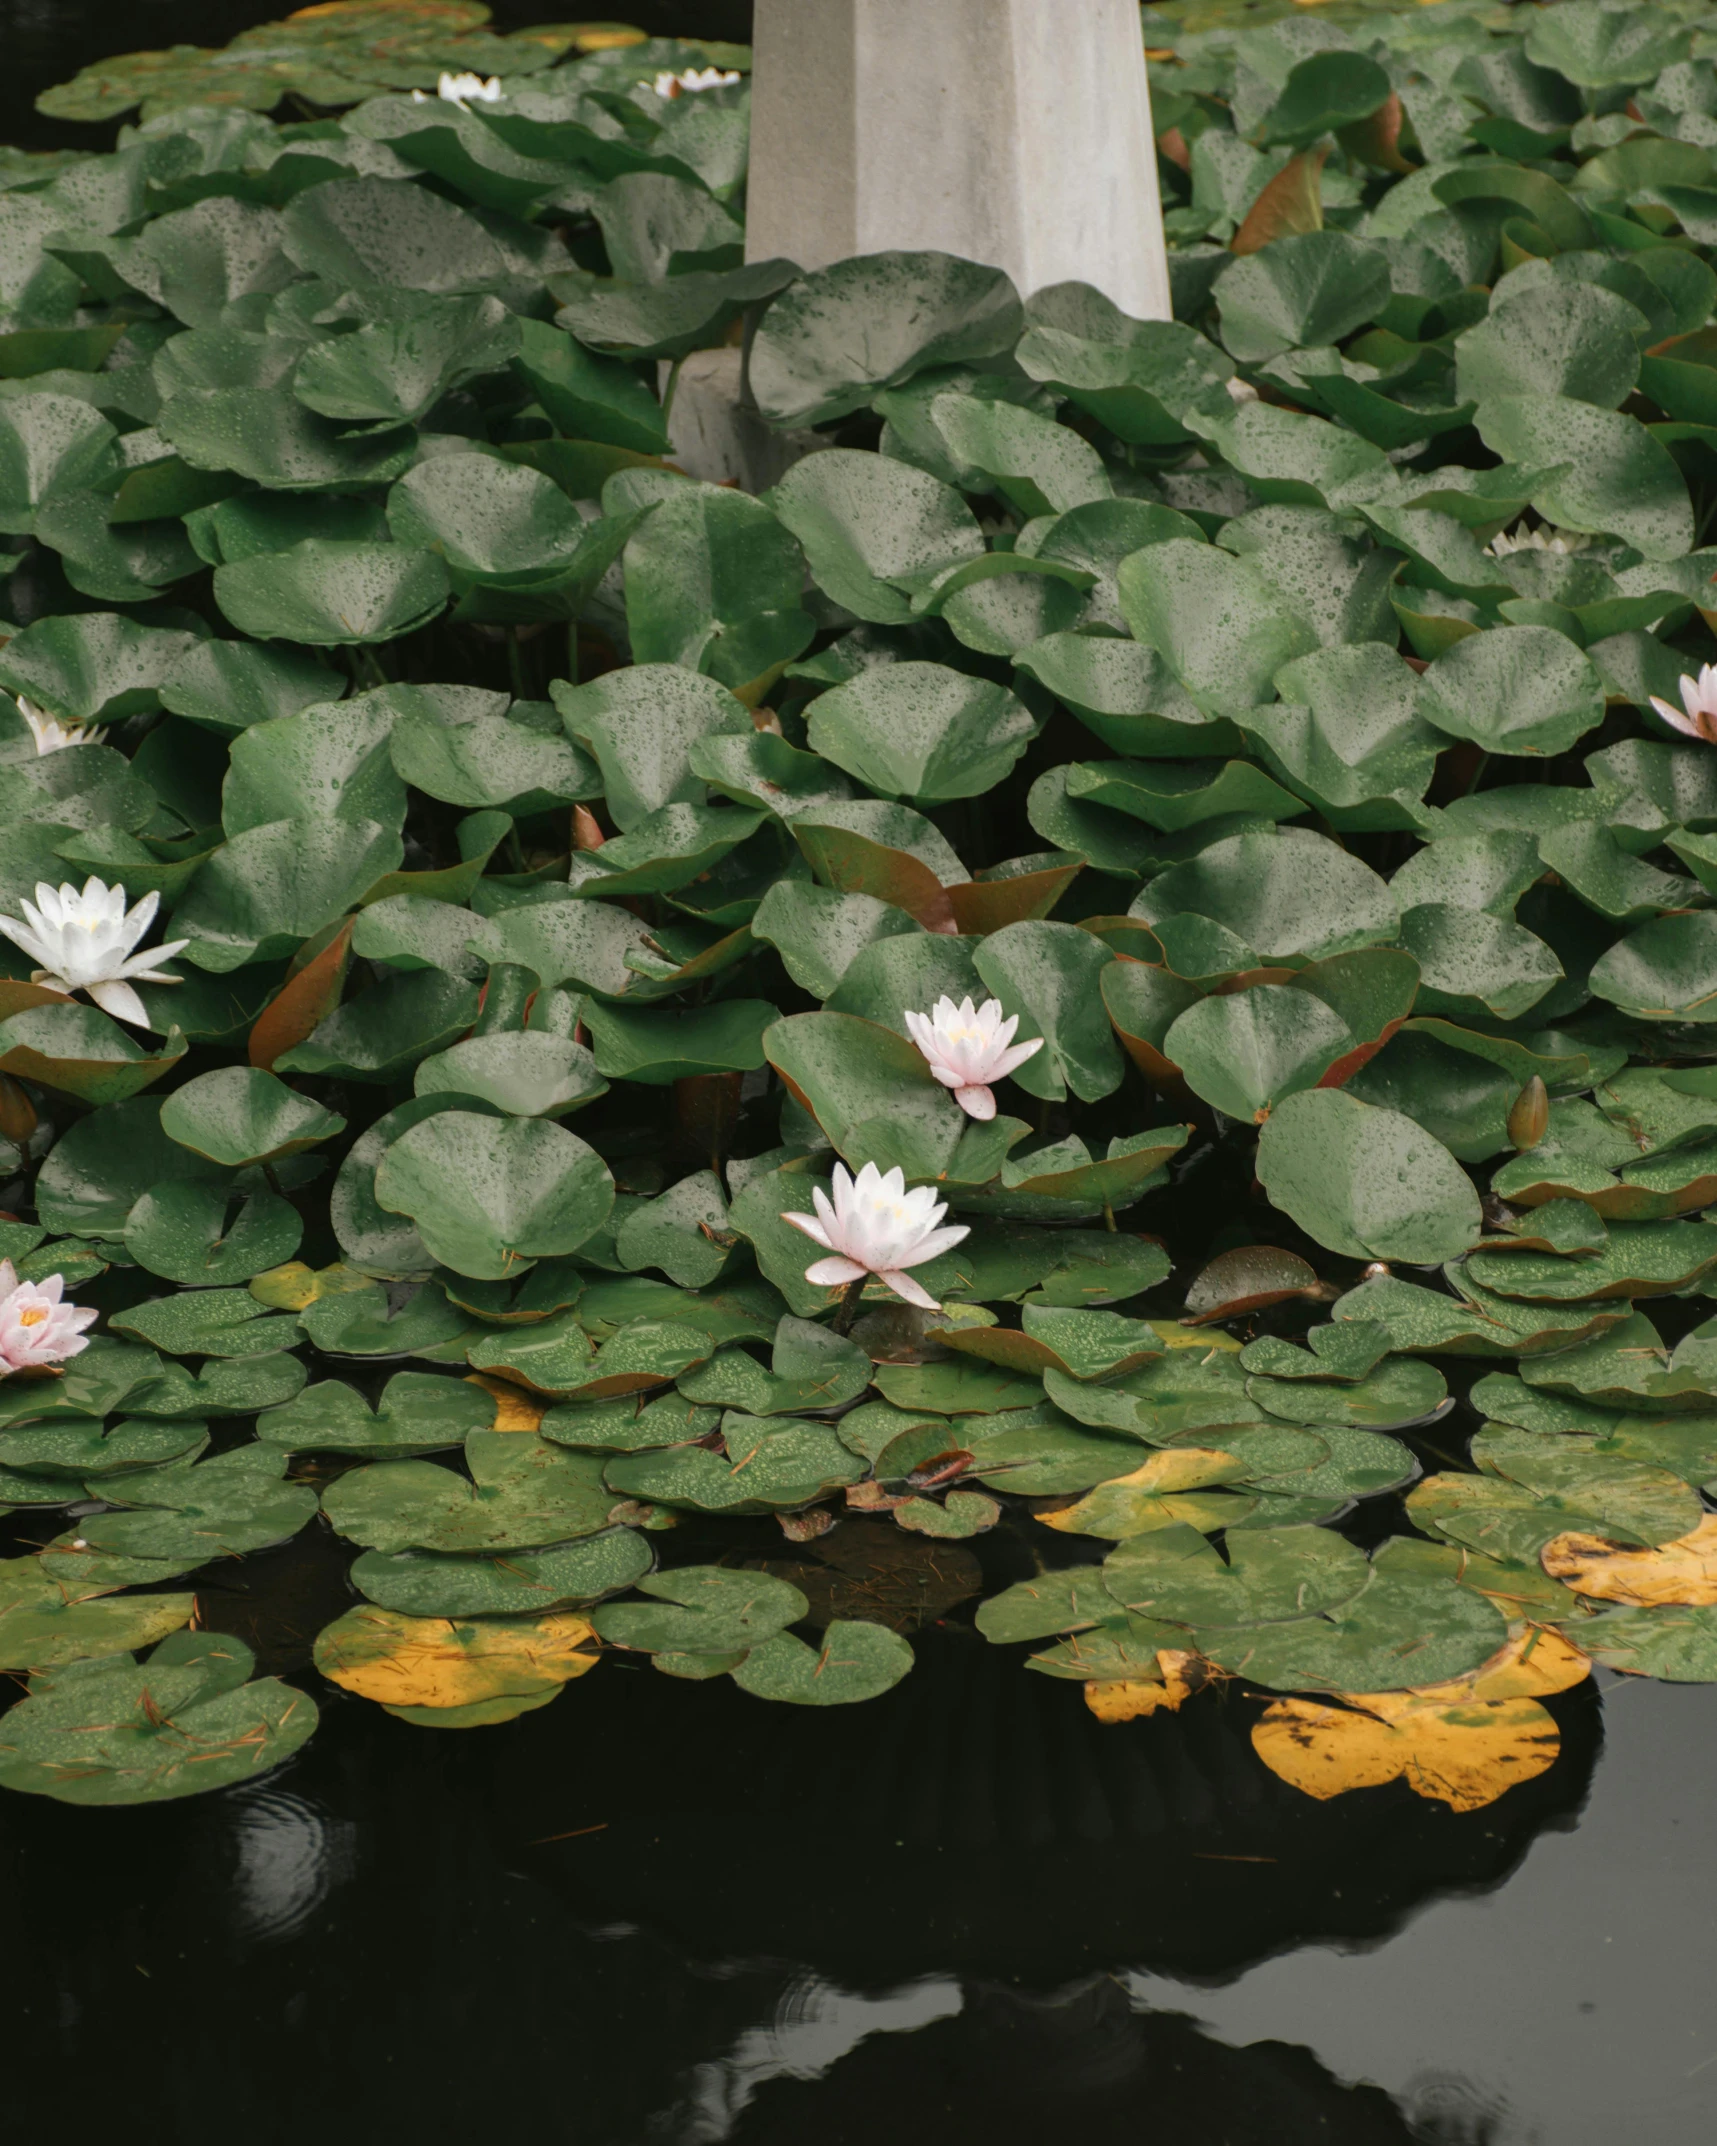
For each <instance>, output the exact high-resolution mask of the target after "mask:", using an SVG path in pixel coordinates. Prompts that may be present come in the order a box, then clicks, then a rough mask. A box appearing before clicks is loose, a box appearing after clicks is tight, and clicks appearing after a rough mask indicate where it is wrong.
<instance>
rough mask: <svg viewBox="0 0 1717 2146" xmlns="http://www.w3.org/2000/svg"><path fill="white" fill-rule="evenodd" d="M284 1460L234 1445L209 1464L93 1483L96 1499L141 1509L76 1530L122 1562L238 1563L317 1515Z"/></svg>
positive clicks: (178, 1465)
mask: <svg viewBox="0 0 1717 2146" xmlns="http://www.w3.org/2000/svg"><path fill="white" fill-rule="evenodd" d="M285 1473H286V1455H285V1454H284V1453H281V1452H277V1451H275V1450H273V1449H272V1448H270V1447H267V1446H258V1445H249V1446H238V1447H235V1448H234V1450H233V1451H232V1452H230V1453H223V1454H220V1455H218V1456H217V1457H216V1458H215V1459H213V1460H202V1461H197V1462H196V1463H194V1464H193V1463H192V1462H190V1461H175V1462H173V1463H172V1464H171V1465H170V1466H168V1467H164V1468H151V1469H148V1470H145V1471H142V1472H140V1473H139V1474H137V1475H124V1474H122V1475H111V1474H110V1475H106V1476H102V1477H99V1478H97V1480H98V1481H99V1482H100V1484H101V1486H102V1487H101V1490H100V1492H99V1495H100V1496H103V1497H108V1498H113V1499H115V1500H118V1501H122V1502H123V1504H124V1505H126V1506H130V1507H135V1508H139V1509H138V1510H133V1511H116V1512H105V1513H92V1514H91V1515H90V1516H89V1517H88V1518H87V1519H86V1520H84V1521H82V1522H80V1523H79V1527H80V1532H81V1534H82V1535H83V1537H84V1539H85V1540H86V1541H87V1542H88V1544H89V1546H90V1547H91V1548H92V1549H94V1550H107V1551H115V1552H117V1553H118V1554H119V1555H120V1556H122V1557H154V1558H184V1559H186V1560H187V1561H188V1562H191V1563H195V1564H203V1563H206V1562H207V1561H208V1560H209V1559H211V1558H216V1557H239V1556H242V1555H243V1554H244V1553H245V1552H246V1551H249V1550H261V1549H264V1548H266V1547H267V1545H268V1544H270V1543H276V1542H285V1541H286V1540H287V1539H288V1538H289V1537H291V1536H293V1535H296V1534H297V1533H298V1531H299V1529H300V1528H301V1527H303V1526H304V1524H305V1522H306V1521H307V1520H309V1519H310V1517H311V1516H312V1514H313V1513H314V1512H315V1510H316V1493H315V1492H314V1491H313V1490H311V1489H310V1488H309V1487H308V1486H307V1485H306V1484H303V1483H287V1482H283V1481H282V1480H281V1478H282V1477H283V1476H284V1475H285Z"/></svg>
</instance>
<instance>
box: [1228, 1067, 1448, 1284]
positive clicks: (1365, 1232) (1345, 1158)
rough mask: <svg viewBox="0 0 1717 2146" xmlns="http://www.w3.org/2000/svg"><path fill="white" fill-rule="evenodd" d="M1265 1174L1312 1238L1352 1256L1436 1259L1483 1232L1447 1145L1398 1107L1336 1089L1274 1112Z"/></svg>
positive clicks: (1261, 1152) (1261, 1151) (1262, 1152)
mask: <svg viewBox="0 0 1717 2146" xmlns="http://www.w3.org/2000/svg"><path fill="white" fill-rule="evenodd" d="M1258 1173H1259V1176H1260V1178H1261V1180H1262V1181H1263V1184H1264V1187H1265V1189H1266V1191H1267V1192H1268V1193H1269V1195H1270V1197H1271V1199H1272V1200H1273V1201H1274V1202H1275V1203H1276V1204H1277V1205H1278V1206H1279V1207H1281V1208H1283V1209H1284V1210H1285V1211H1286V1212H1287V1213H1288V1214H1290V1215H1292V1216H1293V1218H1294V1220H1295V1221H1296V1222H1298V1223H1299V1224H1300V1226H1301V1227H1302V1228H1303V1229H1304V1230H1305V1231H1306V1233H1307V1234H1308V1235H1309V1236H1311V1237H1313V1238H1315V1239H1316V1241H1317V1242H1318V1243H1320V1244H1323V1245H1326V1246H1327V1247H1328V1248H1329V1249H1330V1250H1331V1251H1332V1252H1340V1253H1343V1254H1344V1255H1345V1256H1346V1257H1347V1258H1349V1259H1404V1260H1407V1261H1409V1262H1414V1263H1424V1264H1430V1263H1433V1262H1436V1261H1438V1260H1443V1259H1452V1258H1458V1257H1459V1255H1460V1254H1461V1253H1462V1252H1464V1251H1465V1250H1466V1249H1467V1248H1468V1247H1469V1246H1470V1245H1472V1244H1473V1243H1474V1242H1475V1241H1476V1239H1477V1237H1478V1232H1479V1201H1478V1194H1477V1193H1476V1192H1475V1191H1474V1189H1473V1186H1472V1182H1471V1180H1470V1179H1469V1178H1468V1177H1467V1175H1466V1173H1465V1171H1463V1170H1462V1169H1461V1168H1460V1167H1459V1165H1458V1164H1457V1163H1456V1162H1455V1160H1454V1158H1453V1156H1451V1155H1450V1154H1449V1152H1448V1150H1447V1149H1446V1148H1445V1147H1443V1146H1442V1144H1441V1143H1440V1142H1439V1141H1437V1140H1435V1139H1433V1138H1432V1136H1431V1135H1430V1134H1429V1133H1427V1132H1424V1131H1422V1130H1421V1128H1420V1127H1419V1126H1417V1125H1415V1124H1414V1122H1413V1121H1412V1119H1411V1118H1407V1117H1403V1116H1402V1114H1401V1113H1400V1112H1399V1111H1394V1110H1381V1109H1378V1108H1377V1107H1376V1106H1374V1105H1372V1104H1367V1103H1361V1102H1358V1101H1356V1100H1355V1099H1354V1098H1353V1097H1351V1096H1348V1095H1344V1094H1342V1093H1341V1092H1340V1091H1339V1090H1336V1089H1315V1090H1312V1091H1310V1092H1309V1093H1305V1094H1301V1095H1297V1096H1290V1097H1289V1099H1288V1100H1287V1102H1286V1103H1284V1104H1282V1105H1281V1106H1280V1107H1279V1108H1278V1109H1277V1110H1275V1111H1273V1112H1272V1114H1271V1116H1270V1118H1269V1120H1268V1122H1267V1123H1266V1125H1265V1127H1264V1131H1263V1135H1262V1137H1261V1138H1260V1140H1259V1143H1258Z"/></svg>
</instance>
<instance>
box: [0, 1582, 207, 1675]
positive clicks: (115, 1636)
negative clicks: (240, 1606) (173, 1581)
mask: <svg viewBox="0 0 1717 2146" xmlns="http://www.w3.org/2000/svg"><path fill="white" fill-rule="evenodd" d="M16 1564H17V1565H19V1566H23V1567H24V1568H26V1569H25V1570H24V1571H23V1572H21V1573H14V1571H13V1570H12V1569H11V1567H8V1568H7V1569H6V1571H5V1573H4V1578H5V1580H6V1581H8V1582H11V1581H14V1580H15V1579H23V1580H25V1581H27V1582H28V1583H29V1590H28V1592H26V1590H25V1589H24V1588H22V1587H18V1586H16V1585H11V1586H8V1587H7V1590H6V1595H5V1599H4V1603H3V1606H0V1660H4V1662H5V1663H6V1666H7V1667H8V1668H9V1669H12V1670H19V1669H28V1670H32V1671H36V1672H38V1673H39V1672H41V1671H44V1670H55V1669H64V1668H67V1667H69V1666H70V1665H71V1664H72V1663H73V1662H83V1661H93V1660H99V1659H100V1658H101V1657H102V1656H104V1655H105V1656H108V1657H112V1656H113V1655H116V1654H129V1653H130V1652H132V1651H133V1650H134V1649H135V1648H138V1647H152V1646H153V1645H154V1644H155V1642H156V1641H157V1640H159V1639H165V1638H166V1637H167V1635H168V1633H169V1632H176V1631H178V1630H179V1629H180V1627H181V1626H183V1625H185V1624H187V1623H188V1622H189V1621H190V1619H191V1618H192V1617H193V1616H194V1615H195V1614H196V1608H197V1598H196V1596H195V1595H134V1596H126V1597H123V1598H120V1599H111V1598H110V1599H107V1600H96V1601H92V1600H89V1599H87V1598H84V1599H80V1598H79V1597H78V1596H77V1595H76V1594H72V1595H70V1596H68V1595H67V1594H66V1593H65V1592H64V1590H63V1589H62V1587H61V1586H60V1584H59V1583H58V1582H57V1581H56V1580H54V1579H53V1578H51V1577H50V1576H49V1574H48V1572H47V1571H46V1569H45V1568H44V1566H43V1565H42V1563H41V1561H40V1560H39V1559H36V1558H20V1559H18V1560H16Z"/></svg>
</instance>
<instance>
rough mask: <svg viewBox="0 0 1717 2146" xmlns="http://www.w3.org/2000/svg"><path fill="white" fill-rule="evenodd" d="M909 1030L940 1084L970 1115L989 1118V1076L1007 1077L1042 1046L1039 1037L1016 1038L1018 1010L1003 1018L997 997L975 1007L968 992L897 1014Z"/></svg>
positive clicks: (991, 1108)
mask: <svg viewBox="0 0 1717 2146" xmlns="http://www.w3.org/2000/svg"><path fill="white" fill-rule="evenodd" d="M901 1018H902V1019H903V1020H904V1021H905V1023H906V1031H907V1034H908V1035H909V1036H910V1037H911V1038H912V1040H913V1042H914V1043H916V1044H917V1046H918V1048H919V1049H920V1050H921V1051H922V1052H923V1053H924V1056H925V1057H926V1059H928V1061H929V1064H930V1070H931V1072H932V1073H934V1074H935V1076H936V1078H937V1079H938V1080H939V1081H940V1082H941V1083H942V1085H943V1087H944V1088H952V1089H953V1091H954V1100H955V1102H956V1103H958V1104H959V1106H960V1108H961V1109H962V1110H963V1111H964V1112H965V1113H966V1115H967V1117H969V1118H993V1117H994V1116H995V1114H996V1099H995V1097H994V1095H993V1094H992V1093H991V1092H990V1083H991V1082H992V1081H998V1080H1005V1079H1006V1078H1007V1076H1008V1075H1009V1074H1010V1073H1012V1072H1013V1071H1014V1070H1015V1068H1016V1067H1019V1066H1023V1065H1024V1064H1025V1062H1026V1060H1027V1059H1028V1058H1030V1057H1032V1056H1034V1055H1035V1054H1036V1053H1037V1052H1038V1051H1041V1050H1042V1049H1043V1038H1042V1037H1041V1036H1033V1038H1032V1039H1031V1041H1030V1042H1029V1043H1015V1042H1014V1030H1015V1029H1016V1028H1018V1026H1019V1015H1018V1014H1017V1013H1012V1014H1009V1015H1008V1017H1007V1019H1006V1020H1005V1021H1004V1020H1003V1019H1002V1002H1001V1000H1000V999H999V998H991V999H985V1001H984V1003H983V1005H982V1006H981V1007H977V1008H974V1007H973V1005H972V1002H971V1000H970V999H969V998H967V999H962V1000H961V1001H960V1003H959V1005H958V1006H956V1005H955V1003H954V1001H953V1000H952V999H951V998H939V999H938V1000H937V1001H936V1003H935V1005H934V1006H933V1007H932V1008H931V1009H930V1011H929V1013H927V1014H923V1013H906V1014H903V1015H902V1016H901Z"/></svg>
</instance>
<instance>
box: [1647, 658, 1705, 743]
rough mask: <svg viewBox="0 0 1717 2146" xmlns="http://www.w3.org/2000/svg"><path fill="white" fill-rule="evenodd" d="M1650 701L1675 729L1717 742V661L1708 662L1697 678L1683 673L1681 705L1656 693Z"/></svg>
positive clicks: (1694, 736) (1685, 734) (1691, 735)
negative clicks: (1659, 697)
mask: <svg viewBox="0 0 1717 2146" xmlns="http://www.w3.org/2000/svg"><path fill="white" fill-rule="evenodd" d="M1651 704H1652V706H1653V707H1654V708H1655V709H1656V710H1657V712H1658V714H1659V715H1661V716H1662V717H1663V719H1664V721H1665V722H1666V723H1667V724H1668V725H1669V726H1670V728H1671V729H1672V730H1679V731H1680V732H1681V733H1682V734H1683V735H1684V736H1685V737H1689V738H1699V739H1702V740H1703V741H1704V743H1705V744H1707V745H1717V663H1707V664H1706V665H1705V666H1704V667H1703V669H1702V670H1701V671H1700V673H1699V676H1698V677H1697V678H1689V677H1688V676H1687V675H1686V674H1685V673H1683V676H1682V680H1681V706H1680V707H1679V708H1678V707H1677V706H1676V705H1675V703H1674V702H1673V701H1668V700H1659V699H1658V697H1657V695H1656V694H1655V693H1654V694H1653V695H1652V697H1651Z"/></svg>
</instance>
